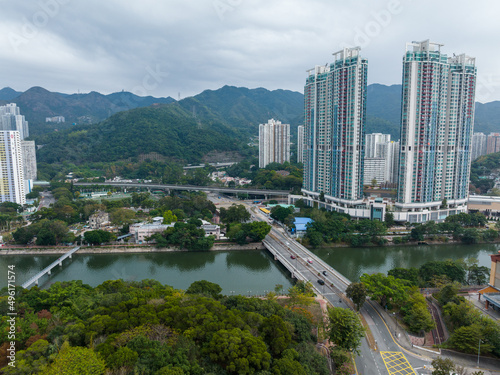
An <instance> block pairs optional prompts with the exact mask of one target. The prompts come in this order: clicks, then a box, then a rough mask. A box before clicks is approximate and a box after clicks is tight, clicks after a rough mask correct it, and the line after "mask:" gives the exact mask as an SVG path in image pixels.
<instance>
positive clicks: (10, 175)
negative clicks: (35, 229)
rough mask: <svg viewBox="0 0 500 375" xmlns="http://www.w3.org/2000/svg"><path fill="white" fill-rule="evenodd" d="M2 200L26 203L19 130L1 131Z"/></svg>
mask: <svg viewBox="0 0 500 375" xmlns="http://www.w3.org/2000/svg"><path fill="white" fill-rule="evenodd" d="M0 201H1V202H14V203H17V204H21V205H23V204H25V203H26V191H25V186H24V167H23V157H22V149H21V137H20V134H19V132H18V131H0Z"/></svg>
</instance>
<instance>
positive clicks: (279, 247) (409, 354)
mask: <svg viewBox="0 0 500 375" xmlns="http://www.w3.org/2000/svg"><path fill="white" fill-rule="evenodd" d="M237 204H244V205H245V206H246V207H247V209H248V210H249V212H250V213H251V214H252V215H253V219H254V220H261V221H266V222H267V221H268V217H267V216H266V215H264V214H263V213H262V212H261V211H260V210H258V208H257V206H256V205H252V204H250V203H244V202H237ZM264 244H265V245H266V247H267V248H268V249H269V251H271V253H273V254H274V255H275V258H276V259H278V260H279V261H280V263H281V264H283V265H284V266H285V267H286V268H287V269H289V270H290V272H291V273H292V275H294V276H295V277H297V278H298V279H302V280H307V281H310V282H311V283H312V285H313V287H314V288H315V290H316V292H317V294H319V295H322V296H323V297H324V298H325V299H326V300H327V301H328V302H329V303H330V305H331V306H335V307H343V308H346V307H351V308H352V307H353V304H352V302H351V301H350V300H349V299H348V298H347V297H346V296H345V290H346V288H347V286H348V285H349V284H350V283H351V282H350V281H349V280H348V279H346V278H345V277H344V276H343V275H341V274H340V273H338V272H337V271H336V270H335V269H334V268H332V267H331V266H330V265H329V264H327V263H325V262H324V261H323V260H322V259H320V258H319V257H317V256H316V255H314V254H313V253H312V252H311V251H309V250H308V249H307V248H305V247H304V246H302V245H301V244H300V243H298V242H297V241H295V240H294V239H293V238H291V237H290V236H289V234H288V232H287V231H285V230H284V229H283V228H282V227H280V226H279V225H277V224H274V225H273V226H272V229H271V232H270V233H269V234H268V236H267V237H266V239H265V240H264ZM323 272H325V273H326V275H325V274H323ZM318 280H323V281H324V282H325V283H324V285H321V284H320V283H318ZM360 313H361V314H362V316H363V318H364V320H365V321H366V323H367V325H368V328H369V330H370V332H371V334H372V335H373V339H374V342H373V345H372V346H370V344H369V342H368V339H367V338H365V339H363V340H362V342H361V347H360V355H357V356H355V357H354V359H355V365H356V374H363V375H386V374H389V375H410V374H414V375H417V374H422V375H424V374H431V373H432V367H431V362H432V359H433V358H435V357H437V355H436V354H431V353H428V352H425V351H422V350H417V349H411V350H409V349H406V348H404V347H402V346H401V345H400V344H399V343H398V342H397V340H396V338H398V340H401V342H404V341H405V340H404V339H405V338H404V337H403V336H402V335H404V334H405V333H404V332H403V331H401V330H400V329H399V328H398V327H397V325H396V326H394V325H393V324H394V323H393V320H392V317H389V316H387V314H386V313H385V312H384V311H383V310H382V308H381V307H380V306H379V305H378V304H376V303H375V302H371V301H367V302H366V303H365V304H364V305H363V307H362V308H361V311H360ZM384 316H385V320H384ZM386 320H387V324H386ZM388 324H389V326H388ZM392 327H395V328H392ZM407 347H408V348H409V344H408V345H407ZM417 351H418V353H417ZM420 353H421V354H420ZM469 366H473V364H471V363H469ZM481 370H482V371H484V373H485V374H498V373H497V372H493V371H488V370H486V369H484V368H482V369H481ZM469 371H470V372H471V371H473V369H472V370H471V367H469Z"/></svg>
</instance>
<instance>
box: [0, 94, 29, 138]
mask: <svg viewBox="0 0 500 375" xmlns="http://www.w3.org/2000/svg"><path fill="white" fill-rule="evenodd" d="M2 130H17V131H18V132H19V135H20V137H21V140H23V139H25V138H27V137H29V130H28V121H26V120H25V118H24V116H23V115H21V113H20V110H19V107H18V106H16V104H15V103H10V104H6V105H4V106H0V131H2Z"/></svg>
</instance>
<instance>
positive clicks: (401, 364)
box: [380, 352, 416, 375]
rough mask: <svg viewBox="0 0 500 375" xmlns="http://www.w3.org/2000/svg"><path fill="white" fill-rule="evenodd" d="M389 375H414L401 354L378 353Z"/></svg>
mask: <svg viewBox="0 0 500 375" xmlns="http://www.w3.org/2000/svg"><path fill="white" fill-rule="evenodd" d="M380 355H381V356H382V360H383V361H384V364H385V367H386V368H387V372H389V375H409V374H413V375H416V373H415V371H414V370H413V367H411V365H410V363H409V362H408V360H407V359H406V357H405V355H404V354H403V353H402V352H380Z"/></svg>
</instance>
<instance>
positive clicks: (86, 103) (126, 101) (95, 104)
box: [0, 87, 175, 135]
mask: <svg viewBox="0 0 500 375" xmlns="http://www.w3.org/2000/svg"><path fill="white" fill-rule="evenodd" d="M16 94H17V95H16ZM1 98H4V99H3V100H5V101H6V102H11V103H16V104H17V105H18V107H19V108H20V109H21V113H22V114H23V115H24V116H25V117H26V120H28V122H29V125H30V134H32V135H41V134H45V133H47V132H52V131H54V130H63V129H66V128H69V127H71V126H72V125H73V124H92V123H97V122H99V121H102V120H105V119H106V118H108V117H110V116H111V115H113V114H115V113H118V112H121V111H126V110H128V109H133V108H138V107H147V106H150V105H152V104H155V103H171V102H174V101H175V100H174V99H172V98H170V97H168V98H154V97H152V96H147V97H140V96H137V95H134V94H132V93H129V92H119V93H113V94H109V95H102V94H100V93H98V92H90V93H88V94H73V95H67V94H61V93H57V92H50V91H48V90H46V89H44V88H42V87H32V88H30V89H29V90H27V91H25V92H23V93H17V92H16V91H14V90H12V89H9V88H4V89H2V90H0V100H1ZM53 116H64V117H65V119H66V122H64V123H57V124H55V123H46V122H45V118H46V117H53Z"/></svg>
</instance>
